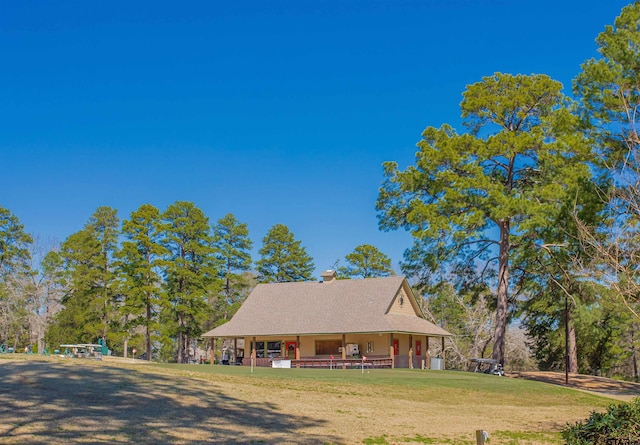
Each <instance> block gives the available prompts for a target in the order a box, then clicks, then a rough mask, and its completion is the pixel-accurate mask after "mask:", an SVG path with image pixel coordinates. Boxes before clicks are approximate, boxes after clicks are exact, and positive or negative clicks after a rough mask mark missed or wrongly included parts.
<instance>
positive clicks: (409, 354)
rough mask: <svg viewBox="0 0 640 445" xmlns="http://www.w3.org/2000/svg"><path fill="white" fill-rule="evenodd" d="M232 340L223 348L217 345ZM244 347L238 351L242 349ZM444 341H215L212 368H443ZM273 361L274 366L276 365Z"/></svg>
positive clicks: (355, 336)
mask: <svg viewBox="0 0 640 445" xmlns="http://www.w3.org/2000/svg"><path fill="white" fill-rule="evenodd" d="M224 339H226V340H227V345H228V344H229V341H228V340H231V342H232V345H233V346H231V347H229V346H228V347H226V348H222V347H221V345H220V344H218V343H219V340H224ZM239 344H240V345H241V346H242V347H239V346H238V345H239ZM444 350H445V337H444V336H439V337H433V336H428V335H424V334H422V335H420V334H413V333H398V332H387V333H365V334H362V333H351V334H341V335H297V336H252V337H233V338H231V337H217V338H216V337H211V363H212V364H215V363H223V364H230V365H243V366H251V365H253V366H257V367H272V366H280V365H281V364H282V362H283V361H287V363H286V367H295V368H337V369H348V368H354V367H367V368H410V369H438V370H441V369H445V356H444ZM274 362H276V363H275V364H274Z"/></svg>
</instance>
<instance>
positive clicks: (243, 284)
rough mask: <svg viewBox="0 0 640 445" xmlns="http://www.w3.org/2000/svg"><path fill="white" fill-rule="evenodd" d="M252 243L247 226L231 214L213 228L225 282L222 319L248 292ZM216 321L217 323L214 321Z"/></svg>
mask: <svg viewBox="0 0 640 445" xmlns="http://www.w3.org/2000/svg"><path fill="white" fill-rule="evenodd" d="M252 245H253V243H252V242H251V239H250V238H249V230H248V228H247V225H246V224H244V223H240V221H238V220H237V218H236V217H235V216H234V215H233V214H231V213H229V214H227V215H225V216H224V217H223V218H220V219H219V220H218V222H217V224H216V225H215V226H214V227H213V246H214V248H215V249H216V257H217V258H218V260H220V262H221V264H222V266H221V269H220V270H221V278H222V280H223V281H224V289H223V291H222V301H221V304H222V314H220V315H221V320H220V321H224V320H228V319H229V318H230V316H232V315H233V314H234V313H235V311H236V310H237V308H238V307H239V304H240V303H241V302H242V297H243V296H244V295H246V290H247V287H248V286H249V285H250V283H249V282H247V280H246V279H245V277H244V274H243V273H244V272H247V271H248V270H249V269H250V268H251V263H252V261H251V252H250V250H251V247H252ZM213 324H214V325H215V324H218V322H216V321H214V323H213Z"/></svg>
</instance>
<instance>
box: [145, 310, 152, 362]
mask: <svg viewBox="0 0 640 445" xmlns="http://www.w3.org/2000/svg"><path fill="white" fill-rule="evenodd" d="M149 300H150V299H147V323H146V326H145V330H146V332H145V336H146V340H147V344H146V349H147V361H151V354H152V352H151V316H152V312H151V302H150V301H149Z"/></svg>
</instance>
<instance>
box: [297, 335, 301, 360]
mask: <svg viewBox="0 0 640 445" xmlns="http://www.w3.org/2000/svg"><path fill="white" fill-rule="evenodd" d="M296 360H300V336H299V335H297V336H296Z"/></svg>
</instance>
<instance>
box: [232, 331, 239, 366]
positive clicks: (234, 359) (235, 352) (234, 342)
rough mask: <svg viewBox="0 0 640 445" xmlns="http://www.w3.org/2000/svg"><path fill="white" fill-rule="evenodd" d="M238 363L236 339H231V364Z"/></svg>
mask: <svg viewBox="0 0 640 445" xmlns="http://www.w3.org/2000/svg"><path fill="white" fill-rule="evenodd" d="M237 363H238V339H237V338H236V337H234V338H233V364H234V365H235V364H237Z"/></svg>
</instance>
